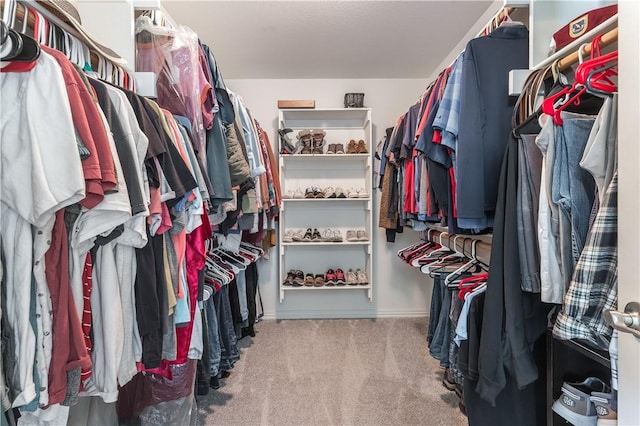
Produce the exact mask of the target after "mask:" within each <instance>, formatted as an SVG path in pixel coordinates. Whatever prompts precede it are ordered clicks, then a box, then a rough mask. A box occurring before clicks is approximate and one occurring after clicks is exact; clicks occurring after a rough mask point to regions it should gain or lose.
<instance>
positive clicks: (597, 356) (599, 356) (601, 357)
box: [549, 331, 611, 368]
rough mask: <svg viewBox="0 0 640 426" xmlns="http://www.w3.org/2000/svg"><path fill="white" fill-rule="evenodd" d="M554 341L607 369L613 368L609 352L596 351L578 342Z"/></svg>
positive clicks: (554, 339)
mask: <svg viewBox="0 0 640 426" xmlns="http://www.w3.org/2000/svg"><path fill="white" fill-rule="evenodd" d="M549 332H551V331H549ZM553 341H554V342H559V343H562V344H563V345H565V346H568V347H569V348H571V349H573V350H575V351H577V352H580V353H581V354H582V355H584V356H586V357H587V358H589V359H592V360H593V361H595V362H597V363H598V364H600V365H602V366H604V367H607V368H610V367H611V360H610V358H609V353H608V352H605V351H600V350H597V349H594V348H592V347H590V346H589V345H586V344H584V343H581V342H579V341H576V340H560V339H556V338H555V337H554V338H553Z"/></svg>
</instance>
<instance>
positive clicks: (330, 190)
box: [323, 186, 336, 198]
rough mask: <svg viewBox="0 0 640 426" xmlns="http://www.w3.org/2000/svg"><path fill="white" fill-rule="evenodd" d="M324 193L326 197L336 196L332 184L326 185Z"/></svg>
mask: <svg viewBox="0 0 640 426" xmlns="http://www.w3.org/2000/svg"><path fill="white" fill-rule="evenodd" d="M323 193H324V198H336V191H335V190H334V189H333V187H331V186H328V187H326V188H325V189H324V191H323Z"/></svg>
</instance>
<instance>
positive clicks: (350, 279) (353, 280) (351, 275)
mask: <svg viewBox="0 0 640 426" xmlns="http://www.w3.org/2000/svg"><path fill="white" fill-rule="evenodd" d="M347 285H358V278H357V276H356V273H355V272H354V271H353V269H349V270H348V271H347Z"/></svg>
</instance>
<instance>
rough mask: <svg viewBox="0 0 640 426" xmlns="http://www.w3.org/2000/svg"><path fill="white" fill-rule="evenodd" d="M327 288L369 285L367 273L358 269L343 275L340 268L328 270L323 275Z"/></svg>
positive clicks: (350, 270)
mask: <svg viewBox="0 0 640 426" xmlns="http://www.w3.org/2000/svg"><path fill="white" fill-rule="evenodd" d="M325 277H326V282H327V286H334V285H337V286H344V285H351V286H355V285H369V278H368V277H367V273H366V272H364V271H363V270H362V269H360V268H358V269H356V270H355V271H354V270H353V269H349V270H348V271H347V273H346V274H345V273H344V271H343V270H342V269H340V268H336V269H329V270H327V273H326V274H325Z"/></svg>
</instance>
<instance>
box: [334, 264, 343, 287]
mask: <svg viewBox="0 0 640 426" xmlns="http://www.w3.org/2000/svg"><path fill="white" fill-rule="evenodd" d="M344 284H345V281H344V271H343V270H342V269H340V268H338V269H336V285H339V286H344Z"/></svg>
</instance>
